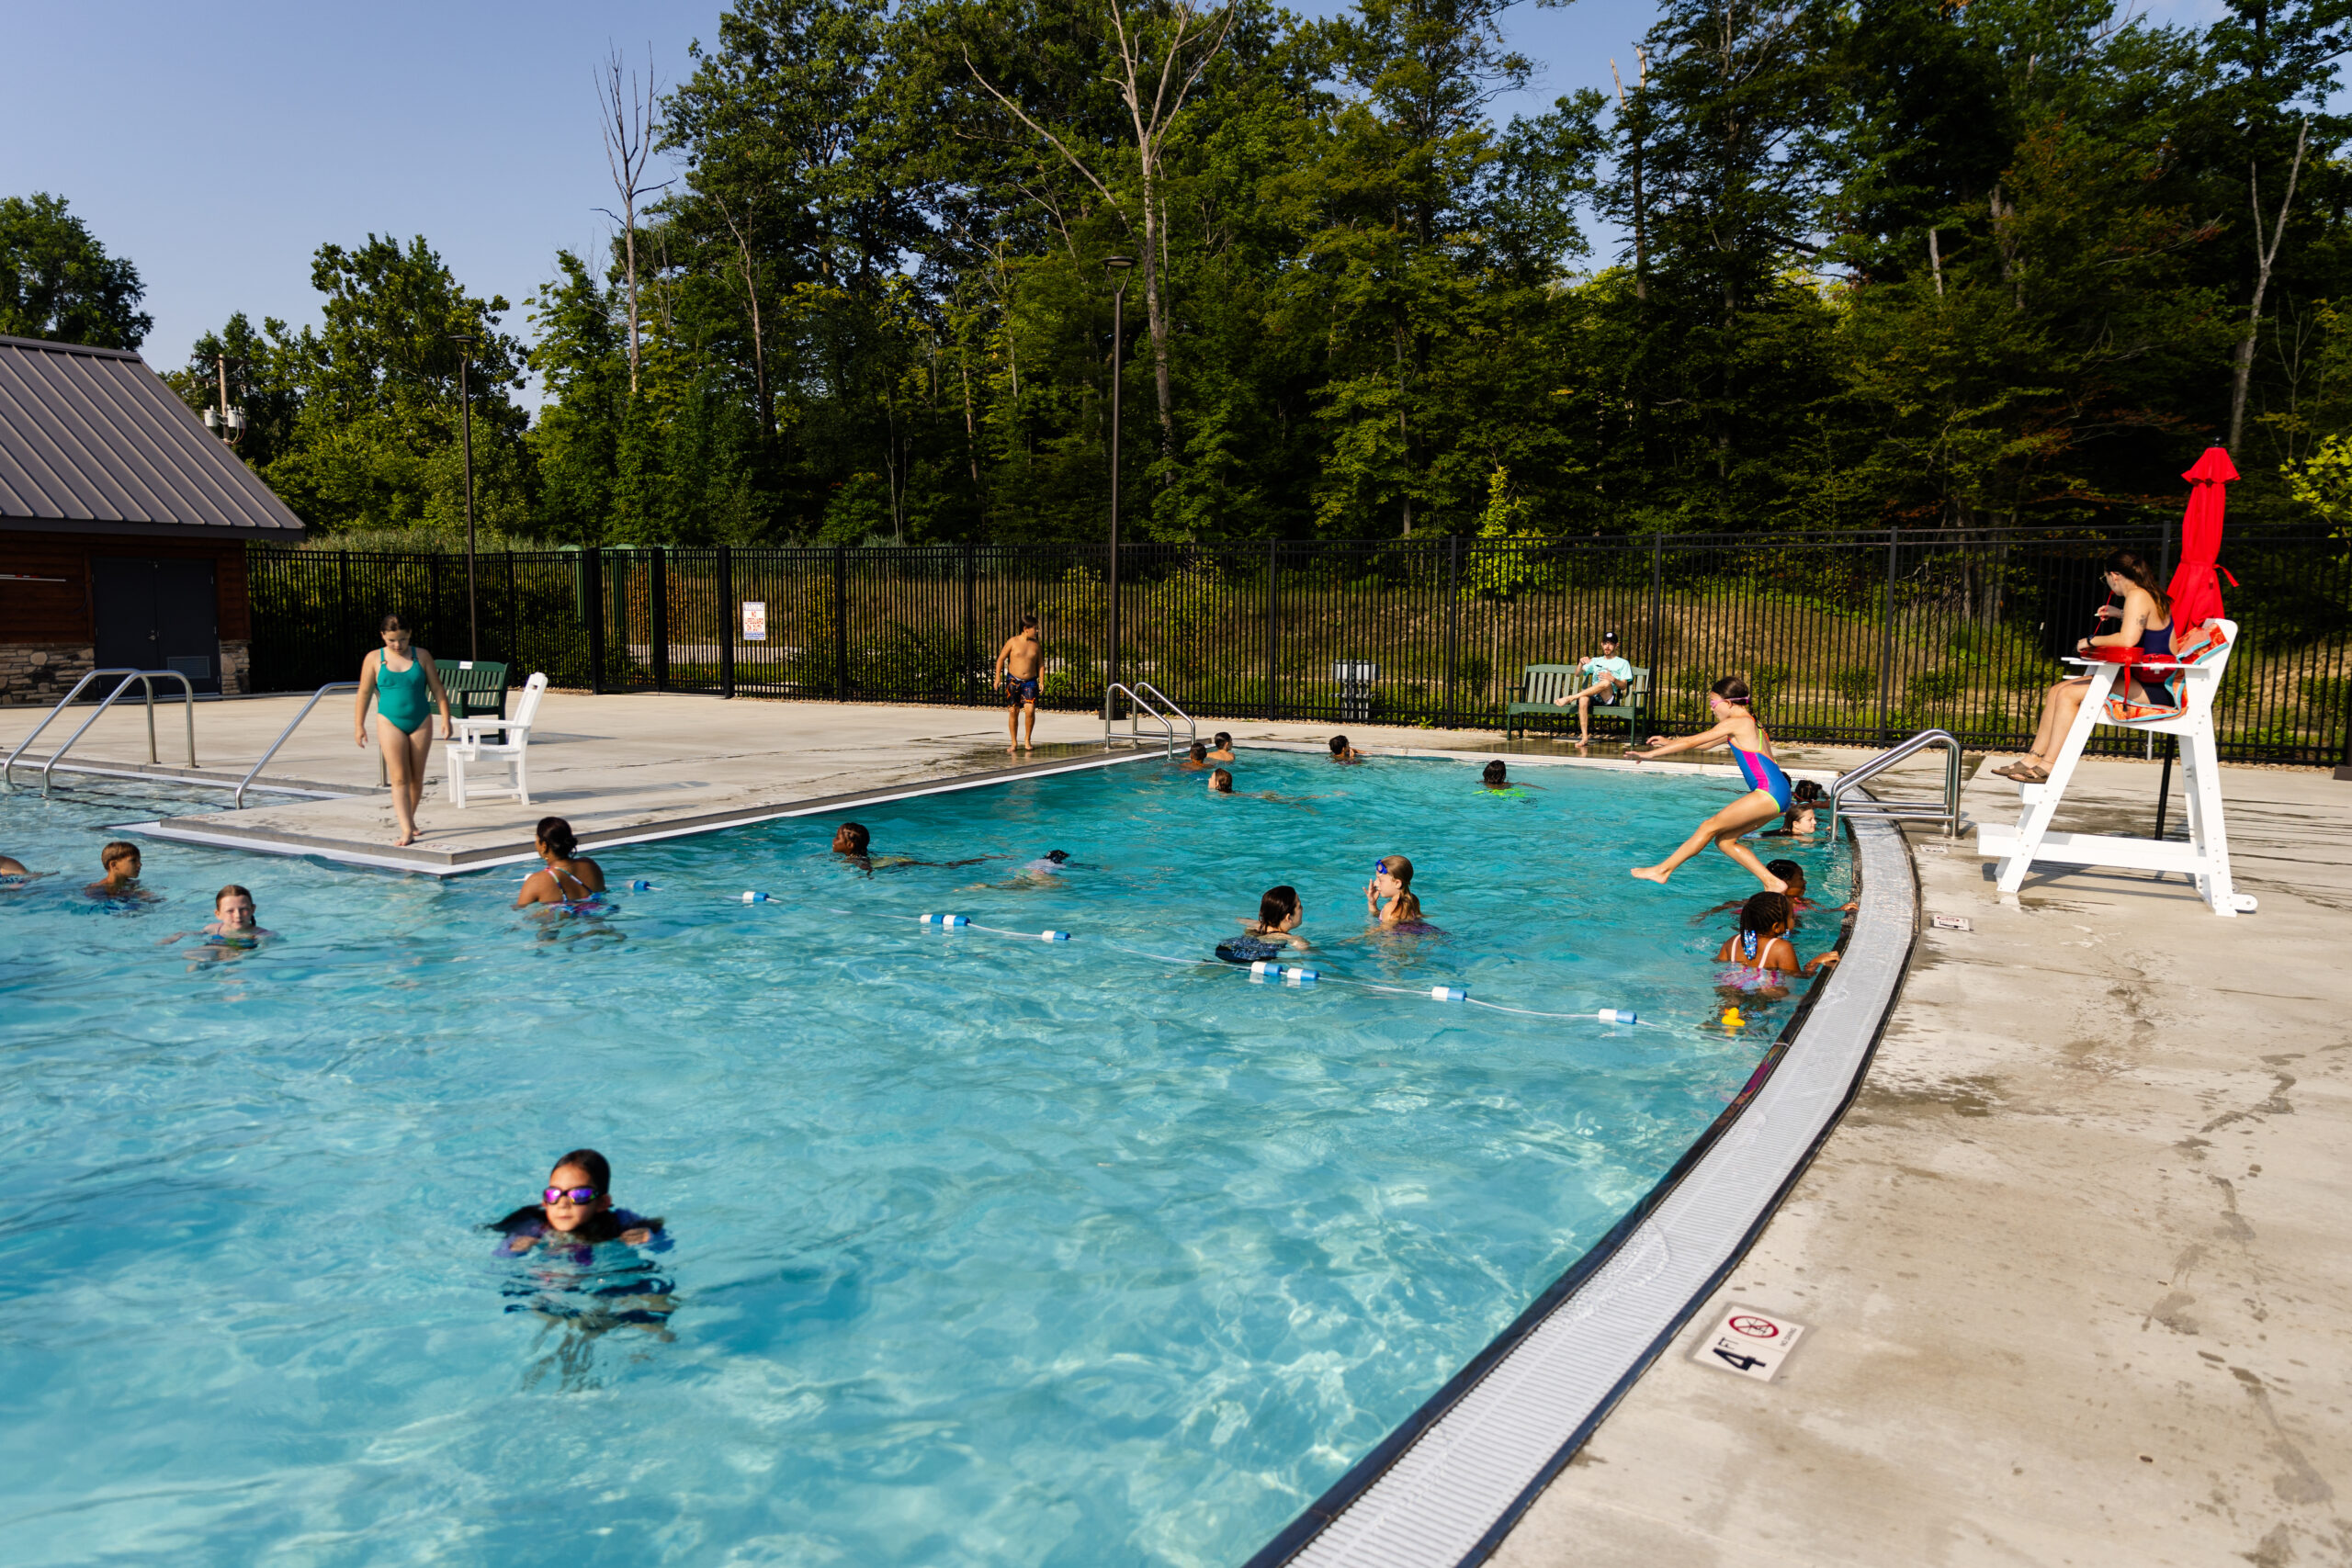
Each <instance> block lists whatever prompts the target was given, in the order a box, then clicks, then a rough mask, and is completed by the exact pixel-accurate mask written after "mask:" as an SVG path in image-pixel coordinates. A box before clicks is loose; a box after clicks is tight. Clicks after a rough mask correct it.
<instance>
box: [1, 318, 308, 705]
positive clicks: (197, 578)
mask: <svg viewBox="0 0 2352 1568" xmlns="http://www.w3.org/2000/svg"><path fill="white" fill-rule="evenodd" d="M302 532H303V527H302V520H301V519H300V518H299V517H297V516H296V515H295V514H294V513H292V512H291V511H289V510H288V507H287V505H286V503H285V502H282V501H280V500H278V499H277V496H275V495H273V494H272V493H270V491H269V489H268V487H267V486H266V485H264V484H263V483H262V482H261V480H260V479H258V478H256V477H255V476H254V472H253V470H252V469H250V468H246V467H245V465H244V464H243V462H241V461H239V460H238V457H237V455H236V454H235V453H234V452H233V451H232V450H231V449H230V448H229V446H227V445H226V444H224V443H223V442H222V441H221V440H220V438H219V437H218V436H216V435H214V434H212V433H211V432H210V431H209V430H207V429H206V428H205V425H204V422H203V421H202V420H201V419H199V418H198V416H197V414H196V412H194V411H193V410H191V409H190V408H189V407H188V406H187V403H185V402H183V401H182V400H180V398H179V397H178V396H177V395H176V394H175V392H173V390H172V389H171V388H170V387H169V386H167V385H165V384H164V379H163V378H162V377H160V376H158V375H156V374H155V372H154V371H153V369H151V368H149V367H148V366H147V363H146V362H145V361H144V360H142V359H141V358H140V357H139V355H136V354H130V353H126V352H124V351H122V350H119V349H109V348H86V347H84V346H82V345H80V344H65V343H48V342H43V341H40V340H36V339H31V338H17V337H0V703H26V702H51V703H53V702H55V701H56V700H57V699H58V698H59V697H60V696H62V695H63V694H64V693H65V692H66V691H68V690H70V689H71V688H72V686H73V684H74V682H75V681H76V680H78V679H79V678H80V677H81V676H82V674H83V673H84V672H85V671H89V670H91V669H93V668H104V667H108V666H132V667H136V668H139V669H147V670H176V671H180V672H181V673H182V674H184V675H186V676H187V678H188V681H189V682H190V684H191V685H192V686H193V687H194V688H195V689H196V690H197V691H198V692H199V693H229V694H236V693H243V692H244V691H246V690H247V689H248V687H249V682H248V680H247V674H248V669H249V657H248V649H249V648H250V645H251V642H252V637H253V627H252V617H251V614H250V611H249V608H248V605H247V601H246V593H245V546H246V545H247V544H248V543H249V542H250V541H253V540H255V539H265V540H276V541H279V542H283V543H292V542H293V541H295V540H298V539H300V537H301V536H302Z"/></svg>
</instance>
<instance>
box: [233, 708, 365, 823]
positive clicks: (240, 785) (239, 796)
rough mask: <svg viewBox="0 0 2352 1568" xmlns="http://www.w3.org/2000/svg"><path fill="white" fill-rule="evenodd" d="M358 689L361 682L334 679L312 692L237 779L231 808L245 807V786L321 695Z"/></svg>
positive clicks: (308, 715)
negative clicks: (300, 709) (297, 711)
mask: <svg viewBox="0 0 2352 1568" xmlns="http://www.w3.org/2000/svg"><path fill="white" fill-rule="evenodd" d="M358 689H359V682H356V681H334V682H329V683H328V684H326V685H323V686H321V687H320V688H319V689H318V690H317V691H315V692H312V693H311V700H310V701H309V702H307V703H304V704H303V705H302V711H301V712H300V713H298V714H296V715H295V716H294V721H293V723H292V724H288V726H287V727H286V728H284V729H281V730H279V731H278V732H277V739H275V740H273V741H271V742H270V743H269V750H266V751H264V752H263V753H262V754H261V761H258V762H255V763H254V765H253V766H252V767H251V768H250V769H248V770H246V773H245V776H244V777H243V778H242V779H239V780H238V781H237V790H236V793H235V794H234V795H231V796H230V797H229V809H230V810H232V811H241V810H243V808H244V804H245V786H246V785H247V784H252V783H253V782H254V774H256V773H260V772H261V771H262V769H264V768H265V767H266V766H268V765H269V760H270V759H271V758H272V757H275V756H277V749H278V748H279V747H280V746H283V745H285V744H286V742H287V740H288V738H289V737H291V736H292V735H293V733H294V730H295V728H296V727H297V726H299V725H300V723H301V722H302V721H303V720H304V719H306V718H308V717H310V716H311V709H312V708H314V707H316V706H318V705H319V699H320V698H321V697H323V696H325V695H327V694H330V693H333V692H356V691H357V690H358Z"/></svg>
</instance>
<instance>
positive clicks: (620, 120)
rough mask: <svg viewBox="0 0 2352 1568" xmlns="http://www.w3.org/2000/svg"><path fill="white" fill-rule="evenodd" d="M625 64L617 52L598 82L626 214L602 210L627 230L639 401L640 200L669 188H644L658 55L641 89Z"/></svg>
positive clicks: (633, 368) (611, 163)
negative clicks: (638, 214)
mask: <svg viewBox="0 0 2352 1568" xmlns="http://www.w3.org/2000/svg"><path fill="white" fill-rule="evenodd" d="M623 70H624V62H623V61H622V59H621V51H619V50H617V49H616V50H615V51H613V52H612V55H611V56H610V58H608V59H607V60H606V61H605V74H604V75H603V76H600V77H599V78H597V81H596V101H597V104H598V105H599V107H602V109H603V110H604V118H605V166H606V167H607V168H609V169H610V170H611V171H612V175H613V189H614V191H615V192H616V193H617V194H618V196H619V197H620V202H621V209H620V211H618V212H617V213H616V212H615V211H613V210H612V209H610V208H605V209H602V210H603V211H604V214H605V217H607V218H610V219H612V220H614V221H615V222H616V223H618V224H619V225H620V226H621V232H622V235H623V241H622V251H621V255H622V278H623V281H624V283H625V285H626V287H627V288H628V395H629V396H630V397H632V398H634V397H636V396H637V379H638V315H637V198H638V197H641V196H650V195H651V194H652V193H653V192H655V191H657V190H660V189H661V188H662V186H663V185H667V184H669V182H668V181H667V180H664V181H663V182H662V185H655V186H649V185H647V184H645V183H644V179H645V164H646V160H648V159H650V158H651V157H652V156H653V144H654V141H655V131H656V130H658V129H659V126H658V123H657V122H656V120H655V119H654V107H655V105H656V103H657V101H658V100H659V99H660V97H661V96H662V81H661V78H660V77H658V76H656V75H655V74H654V73H653V53H652V51H651V50H650V49H648V50H647V51H646V61H645V83H644V85H643V87H642V89H640V88H639V84H638V80H637V74H636V73H634V72H630V73H628V77H627V80H626V81H624V79H623V75H622V73H623Z"/></svg>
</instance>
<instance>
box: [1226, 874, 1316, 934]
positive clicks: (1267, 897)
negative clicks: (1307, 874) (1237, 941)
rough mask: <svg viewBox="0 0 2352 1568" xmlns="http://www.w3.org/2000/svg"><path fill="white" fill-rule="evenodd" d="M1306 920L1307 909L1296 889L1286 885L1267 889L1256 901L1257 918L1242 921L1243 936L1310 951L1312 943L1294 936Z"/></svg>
mask: <svg viewBox="0 0 2352 1568" xmlns="http://www.w3.org/2000/svg"><path fill="white" fill-rule="evenodd" d="M1305 923H1306V908H1304V907H1303V906H1302V905H1301V904H1300V903H1299V901H1298V889H1297V888H1295V887H1293V886H1291V885H1290V884H1289V883H1287V882H1285V883H1283V885H1282V886H1279V887H1269V888H1267V889H1266V891H1265V894H1264V896H1263V897H1261V898H1260V899H1259V900H1258V918H1257V919H1254V920H1244V921H1242V922H1241V930H1242V931H1243V932H1244V934H1246V935H1249V936H1254V937H1256V938H1258V939H1259V940H1260V941H1261V942H1280V943H1283V944H1285V945H1288V946H1291V947H1298V948H1311V947H1313V946H1314V945H1315V944H1314V943H1313V942H1309V941H1307V940H1306V938H1305V937H1303V936H1300V935H1298V934H1297V932H1298V928H1299V927H1300V926H1301V925H1304V924H1305Z"/></svg>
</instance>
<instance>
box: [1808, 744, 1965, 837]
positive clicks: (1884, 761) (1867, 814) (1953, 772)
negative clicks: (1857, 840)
mask: <svg viewBox="0 0 2352 1568" xmlns="http://www.w3.org/2000/svg"><path fill="white" fill-rule="evenodd" d="M1930 746H1941V747H1942V748H1943V749H1944V797H1943V799H1941V800H1871V799H1862V800H1853V801H1849V800H1848V799H1846V792H1847V791H1849V790H1852V789H1858V788H1860V786H1861V785H1863V784H1867V783H1869V782H1870V781H1871V779H1874V778H1876V777H1877V776H1878V775H1879V774H1881V773H1884V772H1886V770H1887V769H1889V768H1891V767H1893V766H1894V764H1895V763H1897V762H1900V761H1903V760H1904V759H1905V758H1906V757H1909V756H1911V755H1913V754H1914V753H1916V752H1919V751H1924V750H1927V749H1928V747H1930ZM1841 816H1842V817H1864V818H1879V819H1881V820H1883V821H1898V822H1941V823H1942V824H1943V825H1944V837H1945V838H1947V839H1949V838H1951V837H1952V836H1953V835H1955V834H1956V833H1958V832H1959V831H1960V742H1959V741H1958V740H1957V739H1954V738H1953V736H1952V733H1951V731H1950V730H1948V729H1923V730H1921V731H1919V733H1918V734H1917V735H1914V736H1913V737H1911V739H1908V740H1905V741H1903V742H1902V743H1900V744H1899V745H1895V746H1891V747H1889V748H1887V750H1883V751H1881V752H1880V753H1879V754H1878V755H1877V756H1875V757H1872V758H1871V760H1870V761H1867V762H1864V763H1863V764H1862V765H1861V766H1860V767H1859V768H1856V769H1855V770H1854V771H1853V772H1851V773H1840V774H1838V778H1837V781H1836V782H1835V783H1833V784H1831V785H1830V786H1829V832H1830V835H1831V837H1832V838H1833V839H1834V838H1835V837H1836V835H1837V832H1838V818H1839V817H1841Z"/></svg>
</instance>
